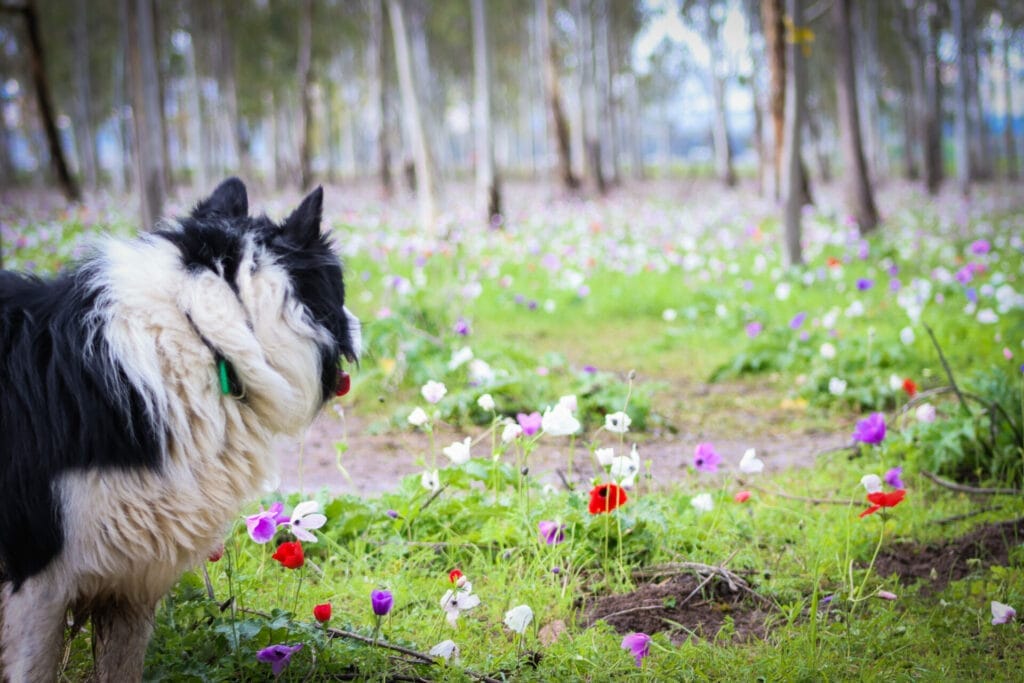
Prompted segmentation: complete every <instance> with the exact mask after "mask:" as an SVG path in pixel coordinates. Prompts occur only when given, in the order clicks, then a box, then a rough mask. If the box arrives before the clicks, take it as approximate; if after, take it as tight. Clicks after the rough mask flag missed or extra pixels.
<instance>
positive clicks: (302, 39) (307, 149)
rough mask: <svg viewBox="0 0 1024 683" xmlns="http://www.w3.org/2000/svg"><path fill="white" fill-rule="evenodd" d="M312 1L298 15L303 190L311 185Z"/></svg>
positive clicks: (305, 1)
mask: <svg viewBox="0 0 1024 683" xmlns="http://www.w3.org/2000/svg"><path fill="white" fill-rule="evenodd" d="M312 74H313V0H303V3H302V9H301V15H300V17H299V59H298V67H297V70H296V78H297V80H298V83H299V91H300V92H299V97H300V99H301V100H302V106H301V108H300V111H301V114H300V116H299V135H300V136H301V137H300V140H299V183H300V187H299V189H301V190H302V191H306V190H308V189H309V187H310V186H311V185H312V184H313V151H312V147H313V140H312V132H313V131H312V127H313V94H312V88H311V86H312V80H313V79H312Z"/></svg>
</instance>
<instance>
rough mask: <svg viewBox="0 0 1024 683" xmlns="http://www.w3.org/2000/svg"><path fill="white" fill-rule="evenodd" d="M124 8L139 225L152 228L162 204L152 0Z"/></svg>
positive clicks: (132, 1) (140, 0)
mask: <svg viewBox="0 0 1024 683" xmlns="http://www.w3.org/2000/svg"><path fill="white" fill-rule="evenodd" d="M123 1H124V2H125V3H126V9H127V19H128V23H127V25H128V26H129V27H131V28H134V29H135V30H129V31H128V60H127V61H128V64H129V68H130V71H131V91H132V122H133V128H134V131H135V145H134V148H135V171H136V176H137V178H138V188H139V195H140V199H141V201H140V207H141V215H142V229H143V230H152V229H153V227H154V226H155V225H156V221H157V219H158V218H160V216H161V214H162V213H163V208H164V195H165V187H164V163H165V161H164V158H163V145H162V143H161V141H160V136H161V131H162V130H163V124H162V123H161V117H162V115H163V108H162V107H161V106H160V92H159V82H158V76H157V66H156V37H155V35H154V33H153V11H152V0H123Z"/></svg>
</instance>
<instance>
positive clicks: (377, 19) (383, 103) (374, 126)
mask: <svg viewBox="0 0 1024 683" xmlns="http://www.w3.org/2000/svg"><path fill="white" fill-rule="evenodd" d="M366 10H367V16H368V17H369V21H370V27H369V28H370V30H369V33H368V35H367V41H366V77H367V80H368V81H369V94H368V96H367V100H368V104H369V107H370V115H369V119H370V136H371V138H372V139H373V140H374V142H375V147H376V150H377V152H376V155H377V177H378V178H379V179H380V186H381V190H382V191H383V192H384V196H386V197H390V196H391V193H392V191H393V187H392V181H391V150H390V147H389V145H388V127H387V123H386V117H387V111H388V110H387V88H386V87H385V86H384V74H385V73H386V71H385V56H386V54H387V52H386V51H385V50H384V6H383V4H382V0H366Z"/></svg>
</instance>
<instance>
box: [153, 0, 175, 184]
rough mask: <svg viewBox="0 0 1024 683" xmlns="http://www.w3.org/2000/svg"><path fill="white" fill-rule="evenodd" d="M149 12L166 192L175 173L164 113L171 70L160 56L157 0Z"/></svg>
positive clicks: (172, 182) (172, 181) (154, 0)
mask: <svg viewBox="0 0 1024 683" xmlns="http://www.w3.org/2000/svg"><path fill="white" fill-rule="evenodd" d="M149 14H150V21H151V22H152V31H153V59H154V60H155V61H156V99H157V106H159V107H160V116H159V117H157V118H158V120H159V121H160V154H161V155H162V156H163V160H164V168H163V173H164V178H163V185H164V192H165V193H166V192H167V190H168V189H170V188H172V187H174V173H173V169H172V164H171V138H170V131H169V130H168V128H169V126H168V125H167V117H166V116H165V115H164V102H166V101H167V78H168V76H167V72H168V71H169V70H170V64H169V63H165V62H164V60H162V59H161V58H160V14H159V12H158V11H157V3H156V0H152V2H150V3H149Z"/></svg>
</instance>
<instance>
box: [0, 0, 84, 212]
mask: <svg viewBox="0 0 1024 683" xmlns="http://www.w3.org/2000/svg"><path fill="white" fill-rule="evenodd" d="M5 9H10V10H14V11H17V12H20V13H21V16H22V18H23V19H24V20H25V32H26V34H27V36H28V48H29V69H30V71H31V75H32V84H33V86H34V88H35V92H36V104H37V106H38V107H39V116H40V118H41V119H42V124H43V131H44V132H45V134H46V143H47V148H48V150H49V153H50V163H52V164H53V170H54V173H55V174H56V175H57V182H58V183H59V184H60V188H61V191H62V192H63V193H64V196H65V197H67V199H68V201H72V202H77V201H79V200H80V199H81V198H82V193H81V190H80V189H79V187H78V183H77V182H75V179H74V178H73V177H72V176H71V172H70V171H69V170H68V163H67V159H65V157H64V150H63V149H62V148H61V144H60V134H59V133H58V132H57V121H56V116H55V113H54V109H53V100H52V98H51V96H50V83H49V79H48V78H47V76H46V59H45V55H44V50H43V39H42V36H41V35H40V33H39V11H38V8H37V7H36V0H25V2H24V4H23V5H22V6H20V7H8V8H5Z"/></svg>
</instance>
